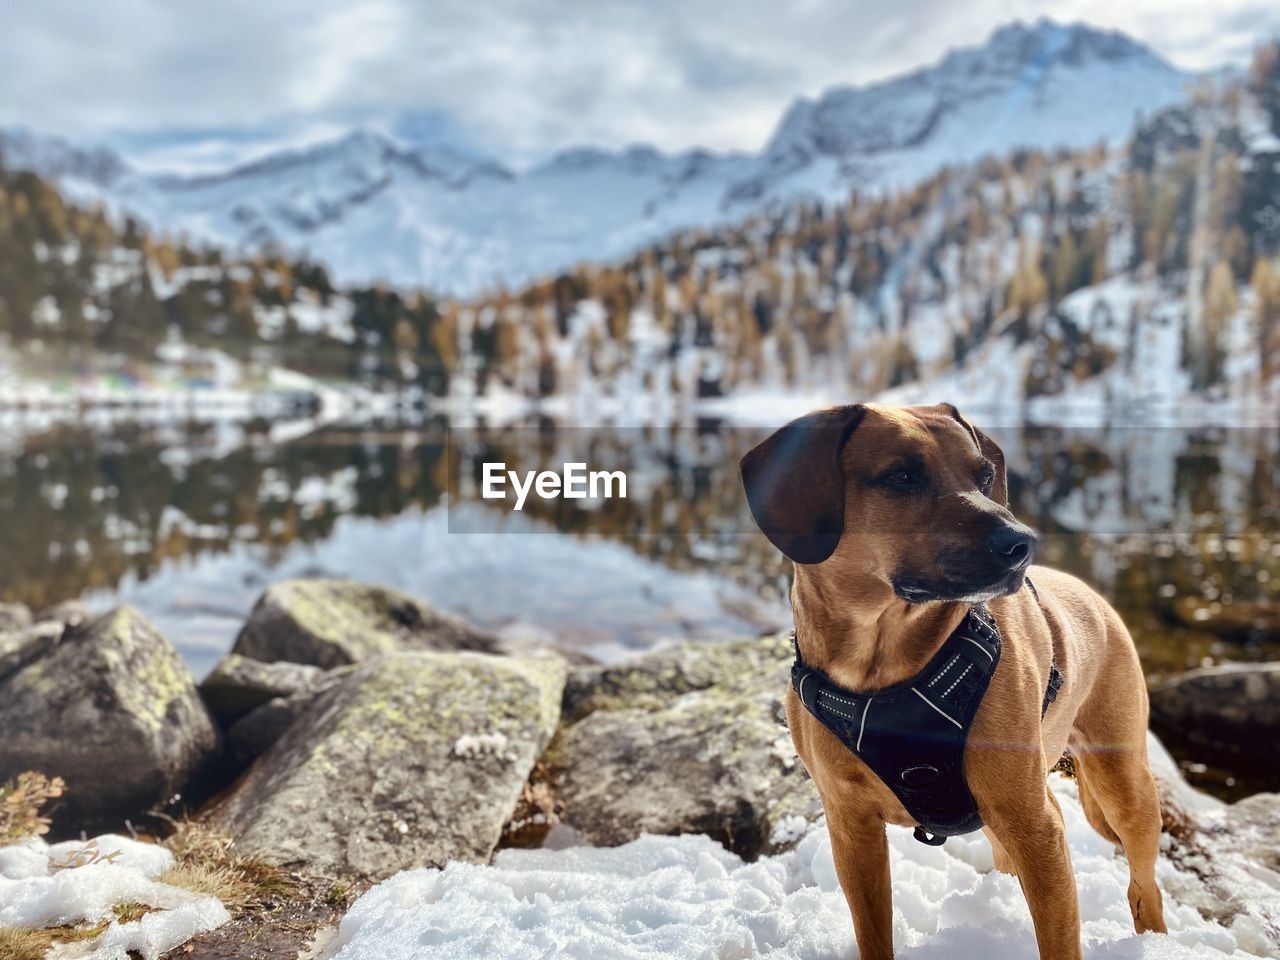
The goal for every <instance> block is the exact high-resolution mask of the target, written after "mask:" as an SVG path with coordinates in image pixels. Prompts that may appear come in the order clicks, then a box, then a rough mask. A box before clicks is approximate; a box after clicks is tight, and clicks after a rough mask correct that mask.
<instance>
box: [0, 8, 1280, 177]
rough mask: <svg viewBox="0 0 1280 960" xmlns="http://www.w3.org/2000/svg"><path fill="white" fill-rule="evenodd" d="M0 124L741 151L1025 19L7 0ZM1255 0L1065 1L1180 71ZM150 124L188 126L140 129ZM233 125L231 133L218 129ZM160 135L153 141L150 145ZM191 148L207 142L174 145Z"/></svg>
mask: <svg viewBox="0 0 1280 960" xmlns="http://www.w3.org/2000/svg"><path fill="white" fill-rule="evenodd" d="M8 6H9V7H10V9H9V10H8V11H7V12H6V14H5V23H6V30H5V31H4V32H3V33H2V34H0V64H3V67H0V69H3V71H4V77H5V84H6V86H5V89H6V91H8V92H9V93H10V95H9V96H8V97H6V98H5V100H4V102H3V104H0V124H24V125H28V126H31V127H33V128H35V129H42V130H49V131H51V132H58V133H63V134H67V135H70V136H74V137H79V138H87V139H91V138H106V139H108V140H109V141H111V142H114V143H117V144H119V145H122V146H123V147H124V148H125V149H126V150H129V151H144V152H145V151H147V150H152V151H154V150H156V149H161V148H163V149H165V150H178V149H186V148H189V147H192V145H193V144H196V143H197V141H199V140H200V139H201V138H202V137H204V138H205V139H212V138H221V139H220V140H219V142H220V143H221V149H223V150H224V152H225V151H234V150H235V149H239V148H246V147H252V148H254V149H258V148H262V147H263V146H264V145H265V144H268V143H270V142H273V140H283V141H289V142H296V141H300V140H306V139H307V138H309V137H312V136H315V135H316V134H317V131H330V130H335V129H342V128H344V127H348V126H352V125H357V124H366V125H372V126H381V127H384V128H387V129H392V128H401V127H403V125H404V124H405V123H406V118H409V119H410V120H412V118H415V117H417V118H423V117H427V118H434V120H433V121H432V122H433V124H434V126H435V127H436V128H437V129H448V130H449V131H450V136H456V137H460V138H463V139H466V140H469V141H471V142H473V143H474V144H476V145H478V146H479V147H481V148H484V149H489V150H492V151H494V152H496V153H498V154H499V155H501V156H503V157H504V158H508V159H514V160H516V161H517V162H518V161H520V160H528V159H531V158H536V157H539V156H542V155H545V154H546V153H547V152H549V151H552V150H554V149H558V148H561V147H564V146H567V145H570V144H583V143H586V144H598V145H602V146H621V145H623V144H626V143H631V142H637V141H647V142H652V143H654V144H656V145H657V146H659V147H662V148H666V149H680V148H685V147H689V146H693V145H699V146H709V147H713V148H718V149H726V148H742V149H756V148H758V147H759V146H760V145H761V144H762V143H763V142H764V140H765V139H766V138H767V137H768V135H769V133H770V132H771V131H772V129H773V127H774V125H775V124H776V123H777V121H778V119H779V117H780V115H781V113H782V112H783V110H784V109H785V108H786V106H787V104H788V103H789V102H790V101H791V100H792V99H794V98H795V97H796V96H798V95H801V94H808V95H812V94H815V93H817V92H819V91H820V90H822V89H823V88H825V87H828V86H831V85H835V84H840V83H865V82H868V81H871V80H875V79H879V78H881V77H884V76H887V75H890V74H893V73H896V72H900V71H902V70H906V69H910V68H912V67H915V66H919V65H922V64H925V63H928V62H930V61H932V60H934V59H936V58H937V57H938V56H940V55H941V54H942V53H943V52H944V51H945V50H946V49H947V48H949V47H952V46H956V45H962V44H973V43H978V42H981V41H982V40H983V39H984V37H985V36H986V35H987V34H988V33H989V32H990V31H991V29H993V28H994V27H995V26H997V25H998V24H1000V23H1002V22H1005V21H1007V20H1009V19H1012V18H1014V17H1022V18H1024V19H1029V18H1033V17H1035V16H1038V15H1039V14H1040V13H1041V12H1043V10H1044V5H1043V4H1037V3H1031V2H1024V0H973V2H970V3H968V4H954V3H944V2H941V0H912V2H902V0H861V2H859V3H856V4H855V3H848V2H846V0H793V2H792V3H787V4H779V3H777V2H776V0H737V2H735V3H731V4H726V3H724V2H723V0H714V2H713V0H648V2H641V0H489V2H486V3H483V4H478V3H475V2H474V0H360V2H358V3H352V2H344V3H339V2H335V0H306V2H303V0H270V2H263V0H213V2H208V3H203V4H179V3H161V2H158V0H115V2H113V3H111V4H96V3H91V2H88V0H81V2H74V3H73V2H69V0H44V2H41V3H29V4H18V3H17V2H16V0H13V2H10V3H9V4H8ZM1273 7H1274V4H1264V3H1259V2H1255V0H1223V2H1221V3H1214V4H1209V3H1206V2H1203V0H1196V2H1191V0H1129V2H1126V3H1124V4H1117V3H1115V2H1114V0H1068V2H1065V3H1058V4H1055V5H1054V6H1053V8H1052V12H1053V15H1054V16H1055V17H1058V18H1059V19H1083V20H1086V21H1088V22H1091V23H1095V24H1098V25H1102V26H1108V27H1114V28H1118V29H1122V30H1125V31H1126V32H1128V33H1131V34H1133V35H1134V36H1136V37H1138V38H1139V39H1142V40H1145V41H1147V42H1148V43H1151V44H1152V45H1153V46H1154V47H1155V48H1156V49H1157V50H1159V51H1160V52H1161V53H1163V54H1165V55H1166V56H1169V57H1170V58H1171V59H1173V60H1174V61H1175V62H1177V63H1179V64H1180V65H1184V66H1189V67H1195V68H1202V67H1209V66H1213V65H1216V64H1217V63H1219V62H1221V61H1223V60H1228V61H1235V62H1241V61H1242V60H1244V59H1245V58H1247V56H1248V53H1249V51H1250V49H1251V48H1252V46H1253V45H1254V43H1256V42H1257V39H1258V38H1259V36H1260V35H1262V34H1265V33H1268V32H1275V31H1277V30H1280V12H1277V11H1276V10H1273V9H1272V8H1273ZM155 131H186V132H188V133H189V137H187V138H185V139H184V138H182V137H179V138H177V139H176V140H172V139H171V140H170V141H169V142H164V143H161V144H160V146H157V145H156V144H157V142H159V141H154V140H153V141H152V142H148V138H149V137H151V138H154V135H155ZM233 132H239V134H240V135H239V136H238V137H237V136H228V135H227V134H228V133H233ZM161 139H162V140H163V138H161ZM201 150H203V151H204V152H205V154H208V155H213V154H215V153H217V150H216V149H215V148H213V147H210V146H209V145H208V144H205V145H203V146H200V147H199V148H198V149H195V152H194V153H193V156H199V155H200V151H201Z"/></svg>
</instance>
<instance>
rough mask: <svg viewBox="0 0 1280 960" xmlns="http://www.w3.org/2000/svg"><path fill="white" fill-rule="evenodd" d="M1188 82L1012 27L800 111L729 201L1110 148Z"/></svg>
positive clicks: (1087, 32)
mask: <svg viewBox="0 0 1280 960" xmlns="http://www.w3.org/2000/svg"><path fill="white" fill-rule="evenodd" d="M1189 79H1190V76H1189V75H1188V74H1187V73H1185V72H1183V71H1181V70H1178V69H1177V68H1176V67H1174V66H1172V65H1171V64H1170V63H1168V62H1167V61H1165V60H1163V59H1162V58H1161V57H1159V56H1158V55H1157V54H1156V53H1155V52H1154V51H1152V50H1151V49H1150V48H1149V47H1146V46H1143V45H1142V44H1141V43H1138V42H1137V41H1135V40H1133V39H1131V38H1130V37H1127V36H1125V35H1124V34H1121V33H1116V32H1104V31H1100V30H1096V29H1093V28H1091V27H1088V26H1086V25H1084V24H1080V23H1076V24H1072V25H1069V26H1064V25H1061V24H1058V23H1055V22H1053V21H1051V20H1047V19H1041V20H1038V21H1036V22H1035V23H1034V24H1031V25H1026V24H1023V23H1013V24H1011V25H1009V26H1005V27H1001V28H1000V29H998V30H996V31H995V32H994V33H993V34H992V35H991V36H990V38H989V39H988V40H987V42H986V44H985V45H983V46H981V47H972V48H964V49H959V50H954V51H952V52H951V53H949V54H947V55H946V56H945V57H944V58H943V59H942V60H941V61H940V62H939V63H937V64H935V65H934V66H931V67H928V68H926V69H923V70H918V71H916V72H914V73H910V74H907V75H905V76H901V77H896V78H894V79H891V80H887V81H884V82H882V83H876V84H872V85H870V86H865V87H836V88H833V89H830V90H828V91H826V92H825V93H824V94H823V95H822V96H821V97H819V98H817V99H816V100H811V99H801V100H799V101H797V102H796V103H795V104H793V105H792V107H791V108H790V109H789V110H788V111H787V113H786V115H785V116H784V117H783V119H782V122H781V123H780V124H779V126H778V129H777V131H776V132H775V133H774V135H773V137H772V139H771V140H770V141H769V143H768V145H767V146H766V147H765V149H764V152H763V154H762V155H761V157H760V170H759V172H758V173H757V174H756V175H755V176H754V177H752V178H749V179H747V180H745V181H743V182H742V183H739V184H737V185H736V186H735V192H734V198H735V199H738V200H747V199H750V198H752V197H758V196H762V195H777V194H779V193H782V194H786V193H788V192H795V191H796V189H797V188H801V189H804V188H807V189H809V190H812V191H813V192H816V193H818V194H830V193H832V192H838V191H843V190H845V189H847V188H848V186H849V185H850V184H857V183H860V182H861V183H872V184H875V185H893V186H903V185H907V184H910V183H914V182H916V181H917V180H919V179H921V178H922V177H924V176H927V175H928V174H930V173H932V172H934V171H935V170H937V169H938V168H939V167H941V166H944V165H946V164H948V163H963V162H967V161H973V160H977V159H979V158H981V157H982V156H983V155H984V154H997V155H998V154H1003V153H1007V152H1008V151H1009V150H1010V149H1013V148H1015V147H1025V146H1034V147H1056V146H1071V147H1080V146H1088V145H1090V144H1092V143H1096V142H1098V141H1102V140H1105V141H1115V140H1118V139H1120V138H1123V137H1126V136H1127V135H1128V134H1129V133H1130V132H1132V130H1133V126H1134V121H1135V119H1136V117H1137V116H1138V115H1139V114H1147V115H1150V114H1151V113H1152V112H1154V111H1156V110H1158V109H1160V108H1161V107H1164V106H1167V105H1169V104H1171V103H1174V102H1176V101H1178V100H1180V99H1182V98H1183V97H1185V95H1186V92H1187V89H1186V88H1187V82H1188V80H1189Z"/></svg>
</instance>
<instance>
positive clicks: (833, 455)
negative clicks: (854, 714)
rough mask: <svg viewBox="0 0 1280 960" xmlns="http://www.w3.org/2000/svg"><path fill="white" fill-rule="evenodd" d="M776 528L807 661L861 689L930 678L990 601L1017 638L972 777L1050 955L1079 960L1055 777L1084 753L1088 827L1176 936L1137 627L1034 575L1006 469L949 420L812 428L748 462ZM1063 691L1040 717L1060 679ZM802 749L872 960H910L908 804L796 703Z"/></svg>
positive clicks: (770, 530)
mask: <svg viewBox="0 0 1280 960" xmlns="http://www.w3.org/2000/svg"><path fill="white" fill-rule="evenodd" d="M742 476H743V484H744V486H745V488H746V491H747V499H748V501H749V503H750V505H751V511H752V514H753V515H754V517H755V519H756V522H757V523H758V524H759V525H760V528H761V530H763V531H764V533H765V535H766V536H768V538H769V539H770V541H772V542H773V544H774V545H775V546H777V547H778V548H779V549H780V550H781V551H782V552H783V553H785V554H786V555H787V556H788V557H790V558H791V559H792V560H794V561H795V564H796V565H795V582H794V585H793V586H792V591H791V604H792V610H793V613H794V619H795V627H796V637H797V643H798V650H799V653H800V656H801V658H802V659H803V661H804V662H805V663H806V664H808V665H809V666H811V667H814V668H816V669H818V670H821V671H823V672H825V673H826V674H827V676H828V677H829V678H830V679H831V680H833V681H835V682H836V683H837V684H840V685H841V686H843V687H846V688H848V689H850V690H855V691H864V690H878V689H881V688H884V687H887V686H890V685H892V684H896V683H899V682H900V681H903V680H906V679H908V678H910V677H912V676H914V675H915V674H916V673H918V672H919V671H920V670H921V669H922V668H923V667H924V666H925V664H926V663H927V662H928V661H929V660H930V658H931V657H932V656H933V655H934V654H935V653H936V652H937V651H938V650H939V648H940V647H941V645H942V644H943V643H944V641H945V640H946V639H947V638H948V637H949V636H950V635H951V633H952V631H953V630H955V629H956V628H957V627H958V626H959V625H960V623H961V621H962V620H963V618H964V617H965V616H966V614H967V612H968V610H969V607H970V605H971V604H975V603H980V602H981V603H985V604H986V605H987V609H988V610H989V611H990V613H991V614H992V615H993V616H994V617H995V620H996V622H997V624H998V625H999V629H1000V632H1001V634H1002V636H1003V646H1002V653H1001V656H1000V659H999V661H998V663H997V665H996V669H995V672H994V674H993V675H992V677H991V681H990V685H989V686H988V688H987V690H986V694H985V696H984V697H983V699H982V702H981V706H980V707H979V709H978V712H977V715H976V717H975V718H974V721H973V725H972V728H971V729H970V732H969V737H968V741H967V745H966V747H965V751H964V773H965V777H966V778H967V780H968V784H969V789H970V791H971V793H972V794H973V798H974V800H975V801H976V803H977V808H978V812H979V814H980V815H981V817H982V821H983V823H984V824H985V826H984V827H983V829H984V832H985V833H986V835H987V837H988V838H989V839H990V841H991V846H992V849H993V850H994V853H995V863H996V867H997V868H998V869H1000V870H1002V871H1004V872H1006V873H1012V874H1015V875H1016V876H1017V877H1018V880H1019V882H1020V883H1021V885H1022V889H1023V893H1024V894H1025V896H1026V898H1027V903H1028V905H1029V907H1030V909H1031V916H1032V920H1033V922H1034V924H1035V931H1036V940H1037V942H1038V944H1039V948H1040V956H1041V957H1042V958H1046V960H1069V958H1078V957H1080V955H1081V954H1080V911H1079V905H1078V902H1077V896H1076V886H1075V877H1074V875H1073V873H1072V869H1071V859H1070V855H1069V853H1068V851H1067V843H1066V837H1065V833H1064V830H1063V822H1062V812H1061V810H1060V809H1059V808H1058V803H1057V801H1056V799H1055V798H1054V796H1053V794H1052V793H1051V792H1050V790H1049V788H1048V786H1047V784H1046V774H1047V772H1048V770H1049V769H1050V768H1051V767H1052V766H1053V765H1054V764H1055V763H1056V761H1057V760H1058V758H1059V757H1060V756H1061V755H1062V753H1063V752H1064V750H1065V749H1066V748H1067V747H1070V752H1071V754H1072V756H1073V758H1074V762H1075V770H1076V776H1077V780H1078V782H1079V787H1080V798H1081V801H1082V803H1083V805H1084V810H1085V814H1086V815H1087V816H1088V819H1089V823H1090V824H1092V825H1093V827H1094V829H1096V830H1097V831H1098V832H1099V833H1100V834H1102V836H1103V837H1105V838H1107V839H1108V840H1111V841H1113V842H1115V843H1118V844H1119V845H1120V846H1121V847H1122V848H1123V850H1124V853H1125V856H1126V857H1127V858H1128V861H1129V877H1130V879H1129V906H1130V909H1131V911H1132V913H1133V923H1134V928H1135V929H1136V930H1137V931H1138V932H1139V933H1143V932H1146V931H1160V932H1163V931H1164V930H1165V924H1164V915H1163V907H1162V903H1161V897H1160V890H1159V889H1158V888H1157V886H1156V881H1155V860H1156V854H1157V851H1158V847H1159V841H1160V807H1159V800H1158V798H1157V795H1156V788H1155V783H1154V781H1153V780H1152V777H1151V772H1150V770H1149V768H1148V764H1147V748H1146V735H1147V694H1146V686H1145V684H1144V682H1143V676H1142V670H1141V668H1140V666H1139V663H1138V656H1137V653H1136V651H1135V650H1134V646H1133V641H1132V639H1131V638H1130V637H1129V633H1128V631H1127V630H1126V629H1125V626H1124V623H1123V622H1122V621H1121V620H1120V616H1119V615H1118V614H1117V613H1116V612H1115V611H1114V610H1113V609H1112V608H1111V607H1110V606H1108V605H1107V603H1106V601H1104V600H1103V599H1102V598H1101V597H1099V596H1098V594H1096V593H1095V592H1094V591H1093V590H1091V589H1090V588H1089V587H1087V586H1086V585H1085V584H1083V583H1082V582H1080V581H1079V580H1077V579H1075V578H1074V577H1071V576H1068V575H1067V574H1064V573H1059V572H1057V571H1055V570H1050V569H1046V568H1043V567H1035V568H1030V573H1031V580H1032V581H1033V583H1034V587H1035V593H1033V592H1032V591H1031V590H1029V589H1026V588H1025V587H1024V581H1025V579H1026V574H1027V572H1028V570H1029V565H1030V563H1031V558H1032V553H1033V551H1034V549H1035V537H1034V535H1033V534H1032V533H1031V531H1030V530H1029V529H1027V528H1026V527H1024V526H1023V525H1022V524H1020V523H1018V522H1017V521H1016V520H1015V519H1014V518H1013V515H1012V514H1011V513H1010V512H1009V510H1008V487H1007V480H1006V475H1005V466H1004V454H1003V453H1002V452H1001V450H1000V448H999V446H997V445H996V444H995V443H994V442H993V441H992V440H991V439H990V438H989V437H987V436H986V435H985V434H983V433H982V432H981V431H980V430H976V429H975V428H974V427H972V426H971V425H970V424H969V423H968V422H966V421H965V420H964V418H963V417H961V416H960V413H959V412H958V411H957V410H956V408H955V407H953V406H951V405H950V404H940V405H938V406H936V407H907V408H894V407H881V406H876V405H872V404H866V405H862V404H859V405H855V406H846V407H836V408H832V409H829V410H823V411H819V412H817V413H813V414H810V415H808V416H806V417H802V418H800V419H799V420H796V421H794V422H792V423H790V424H788V425H787V426H785V427H783V428H782V429H781V430H779V431H778V432H777V433H775V434H773V436H771V437H769V438H768V439H767V440H765V441H764V442H763V443H761V444H760V445H759V446H757V447H756V448H755V449H753V450H752V451H751V452H750V453H748V454H747V455H746V456H745V457H744V458H743V460H742ZM1054 663H1056V665H1057V667H1059V668H1060V669H1061V672H1062V674H1063V676H1064V677H1065V683H1064V684H1063V687H1062V690H1061V692H1060V694H1059V696H1058V698H1057V700H1056V702H1055V703H1054V704H1053V706H1052V708H1051V709H1049V710H1048V713H1047V714H1046V715H1045V716H1044V719H1043V721H1042V719H1041V707H1042V699H1043V697H1044V694H1045V689H1046V686H1047V684H1048V681H1049V674H1050V666H1051V664H1054ZM787 720H788V724H789V726H790V728H791V737H792V739H793V741H794V742H795V747H796V752H797V753H799V755H800V758H801V759H802V760H803V761H804V764H805V767H806V768H807V769H808V771H809V774H810V775H811V776H812V777H813V781H814V783H815V784H816V786H817V788H818V793H819V795H820V796H821V798H822V804H823V807H824V809H825V810H826V815H827V827H828V829H829V831H830V833H831V847H832V853H833V854H834V857H835V866H836V872H837V874H838V875H839V878H840V884H841V887H842V888H843V890H844V893H845V897H846V898H847V899H848V901H849V909H850V912H851V913H852V914H853V924H854V931H855V933H856V935H857V940H858V950H859V954H860V956H861V958H862V960H881V958H888V957H892V956H893V917H892V907H891V903H890V897H891V891H890V883H889V848H888V842H887V838H886V835H885V824H887V823H893V824H899V825H902V826H914V825H915V824H916V821H915V820H914V819H913V818H912V817H911V816H910V815H908V813H907V811H906V810H905V808H904V807H903V806H902V804H901V803H900V802H899V800H898V798H897V797H896V796H895V794H894V793H893V792H891V791H890V790H889V789H888V788H887V787H886V786H885V784H884V783H883V782H882V781H881V780H880V779H879V778H878V777H877V776H876V775H875V774H874V773H873V772H872V771H871V770H870V768H869V767H867V766H866V765H865V764H864V763H863V762H862V760H861V759H859V758H858V757H857V756H855V755H854V754H853V753H852V752H851V751H850V750H849V749H848V748H847V747H845V745H844V744H843V743H841V741H840V740H839V739H837V737H836V736H835V735H833V734H832V733H831V731H830V730H828V729H827V727H826V726H824V725H823V724H822V723H821V722H819V721H818V720H816V719H815V718H814V717H813V716H812V715H811V714H810V713H809V712H808V711H807V710H806V709H805V708H804V706H803V705H802V704H801V703H800V701H799V699H798V698H797V696H796V693H795V691H794V690H792V691H789V693H788V697H787Z"/></svg>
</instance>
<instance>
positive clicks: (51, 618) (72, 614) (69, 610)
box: [35, 600, 94, 629]
mask: <svg viewBox="0 0 1280 960" xmlns="http://www.w3.org/2000/svg"><path fill="white" fill-rule="evenodd" d="M93 616H94V615H93V611H92V610H90V609H89V608H88V607H86V606H85V605H84V604H83V603H81V602H80V601H79V600H64V601H63V602H62V603H57V604H54V605H53V606H52V607H49V608H48V609H46V610H41V611H40V612H39V613H38V614H36V617H35V619H36V622H37V623H61V624H64V625H66V627H67V628H68V629H74V628H76V627H79V626H81V625H82V624H86V623H88V622H89V621H90V620H92V619H93Z"/></svg>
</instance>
